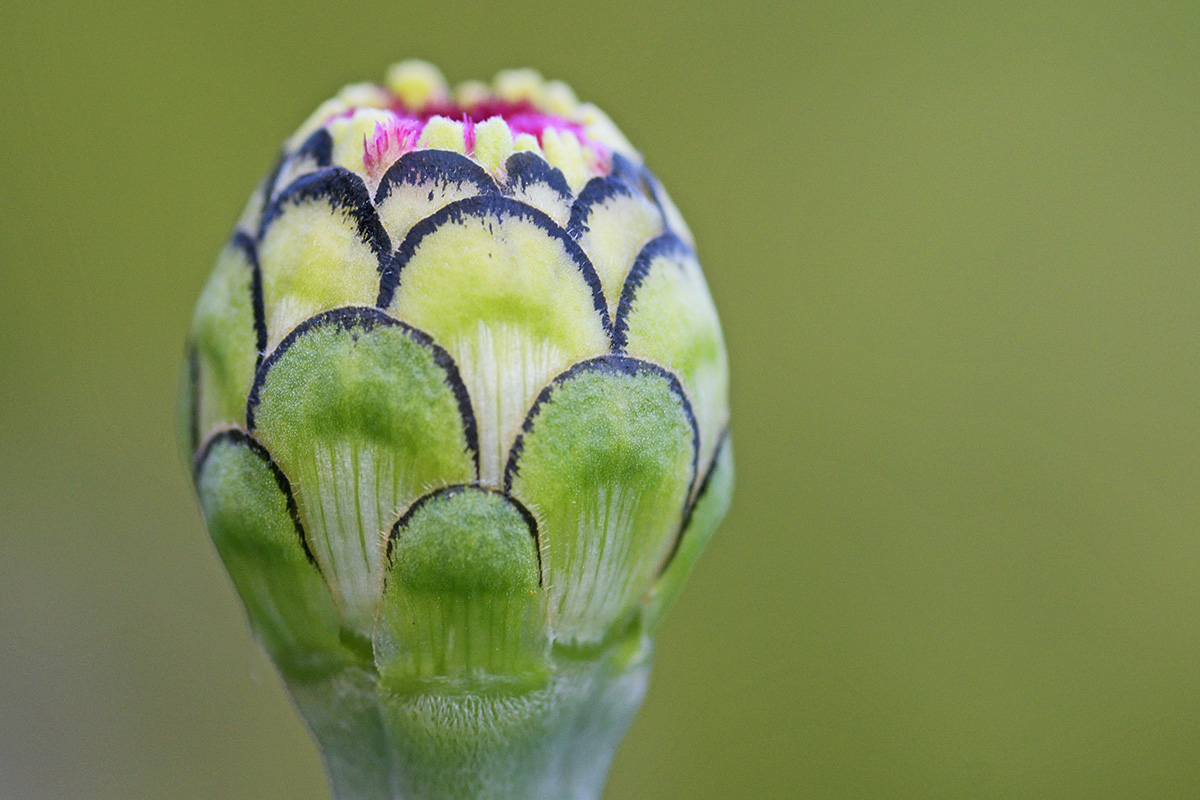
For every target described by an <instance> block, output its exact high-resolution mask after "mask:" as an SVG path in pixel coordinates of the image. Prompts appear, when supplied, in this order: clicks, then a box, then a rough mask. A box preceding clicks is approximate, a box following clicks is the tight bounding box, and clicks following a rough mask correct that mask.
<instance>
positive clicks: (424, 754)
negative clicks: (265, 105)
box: [184, 62, 733, 798]
mask: <svg viewBox="0 0 1200 800" xmlns="http://www.w3.org/2000/svg"><path fill="white" fill-rule="evenodd" d="M187 378H188V379H187V386H186V390H185V393H184V401H185V402H184V405H185V411H186V413H185V418H186V426H185V427H186V433H185V439H186V444H187V449H188V451H189V453H191V454H193V457H194V469H195V478H196V485H197V490H198V493H199V496H200V501H201V505H202V508H203V511H204V514H205V518H206V520H207V523H208V527H209V532H210V534H211V535H212V538H213V541H214V542H215V544H216V546H217V549H218V551H219V553H220V555H221V558H222V559H223V560H224V562H225V564H226V566H227V568H228V570H229V572H230V575H231V577H232V578H233V582H234V585H235V587H236V588H237V590H238V592H239V594H240V595H241V597H242V600H243V602H244V603H245V605H246V609H247V613H248V615H249V618H250V622H251V625H252V626H253V628H254V630H255V631H256V633H257V635H258V636H259V638H260V639H261V641H262V642H263V645H264V646H265V647H266V649H267V650H268V652H269V653H270V654H271V656H272V658H273V659H274V661H275V663H276V664H277V665H278V667H279V669H280V671H281V673H282V674H283V676H284V678H285V680H286V681H287V683H288V686H289V689H290V690H291V691H292V694H293V696H294V697H295V699H296V701H297V704H298V706H299V707H300V710H301V712H302V713H303V714H304V715H305V717H306V719H307V720H308V722H309V724H310V726H311V727H312V729H313V731H314V733H315V735H316V737H317V739H318V742H319V744H320V745H321V748H322V752H323V753H324V755H325V757H326V762H327V765H328V766H329V769H330V774H331V777H332V780H333V784H334V789H335V792H336V793H337V794H338V795H339V796H340V797H343V798H352V797H361V798H368V797H428V798H436V797H455V798H471V797H478V798H484V797H495V798H516V797H560V796H570V797H578V798H584V797H591V796H594V795H595V794H596V793H597V792H598V791H599V787H600V785H601V784H602V781H603V776H604V773H605V770H606V768H607V764H608V761H609V759H610V758H611V753H612V749H613V747H614V746H615V744H616V742H617V740H618V739H619V738H620V735H621V733H622V732H623V730H624V728H625V726H626V725H627V724H628V722H629V720H630V719H631V717H632V714H633V713H634V712H635V711H636V708H637V705H638V703H639V702H640V698H641V695H642V692H643V691H644V685H645V675H646V671H647V670H648V659H649V653H650V651H651V648H650V642H649V636H650V635H651V634H652V632H653V631H654V629H655V627H656V625H657V624H658V623H659V621H660V620H661V618H662V615H663V612H664V611H665V609H666V608H667V607H668V606H669V604H670V601H671V600H672V598H673V597H674V596H675V595H676V594H677V592H678V591H679V589H680V587H681V585H682V583H683V581H684V579H685V578H686V576H687V573H688V571H689V570H690V568H691V566H692V564H693V563H694V561H695V559H696V557H697V556H698V555H699V553H700V551H701V550H702V549H703V546H704V544H705V542H706V541H707V539H708V538H709V536H711V534H712V532H713V531H714V530H715V528H716V526H717V524H718V523H719V521H720V519H721V517H722V516H723V515H724V513H725V509H726V507H727V506H728V503H729V498H730V493H731V491H732V468H733V467H732V464H733V462H732V455H731V449H730V443H729V437H728V432H727V426H728V410H727V409H728V404H727V396H726V395H727V383H728V366H727V363H726V354H725V347H724V343H723V340H722V337H721V330H720V324H719V322H718V320H717V315H716V311H715V309H714V307H713V304H712V300H711V298H710V296H709V293H708V289H707V287H706V285H705V282H704V277H703V275H702V273H701V271H700V266H699V262H698V261H697V260H696V256H695V253H694V250H693V242H692V238H691V234H690V233H689V232H688V230H687V228H686V226H685V225H684V223H683V221H682V219H681V217H680V216H679V213H678V211H677V210H676V209H675V207H674V206H673V205H672V203H671V201H670V199H669V198H668V197H667V195H666V193H665V192H664V190H663V189H662V187H661V185H660V184H659V183H658V181H657V180H656V179H655V177H654V176H653V175H652V174H651V173H650V172H649V171H648V170H647V169H646V168H645V166H644V164H643V163H642V159H641V156H640V155H639V154H638V153H637V152H636V151H635V150H633V148H632V147H631V146H630V145H629V143H628V142H627V141H626V140H625V138H624V137H623V136H622V135H621V134H620V132H619V131H618V130H617V129H616V127H615V126H614V125H613V124H612V122H611V121H609V120H608V118H607V117H606V116H604V114H603V113H601V112H600V111H599V110H598V109H596V108H595V107H593V106H590V105H587V104H583V103H580V102H579V101H577V100H576V99H575V97H574V95H573V94H572V93H571V91H570V90H569V89H568V88H567V87H566V86H565V85H563V84H560V83H554V82H551V83H547V82H545V81H543V80H541V78H540V77H538V76H537V75H536V74H534V73H530V72H527V71H520V72H509V73H501V75H499V76H498V77H497V79H496V81H495V82H494V84H493V85H492V86H491V87H488V86H485V85H483V84H479V83H466V84H463V85H462V86H460V87H459V88H458V89H457V90H456V92H454V93H451V92H450V90H449V89H448V88H447V87H446V85H445V83H444V82H443V81H442V80H441V78H440V76H439V75H438V74H437V73H436V71H435V70H433V68H432V67H430V66H429V65H426V64H421V63H416V62H406V63H404V64H400V65H397V66H396V67H394V68H393V69H392V70H391V71H390V72H389V73H388V79H387V81H386V83H385V84H380V85H374V84H361V85H355V86H350V87H347V88H346V89H344V90H343V91H342V92H341V93H340V94H339V95H338V97H336V98H334V99H333V100H330V101H328V102H327V103H325V104H323V105H322V106H321V107H320V108H319V109H318V110H317V112H315V113H314V115H313V116H312V117H311V118H310V119H309V120H308V121H307V122H305V123H304V125H303V126H301V128H300V130H299V131H298V132H297V133H296V134H295V135H294V136H293V137H292V138H291V139H289V140H288V142H287V143H286V144H285V147H284V152H283V153H282V155H281V157H280V159H279V162H278V164H277V165H276V167H275V169H274V170H272V172H271V173H270V174H269V175H268V177H267V179H266V180H265V181H264V183H263V184H262V185H261V186H260V187H259V188H258V190H256V192H255V193H254V195H253V196H252V198H251V200H250V203H249V205H248V206H247V208H246V210H245V212H244V213H243V214H242V216H241V218H240V220H239V221H238V223H237V226H236V228H235V231H234V233H233V235H232V237H231V239H230V242H229V244H228V245H227V246H226V247H225V249H224V250H223V251H222V253H221V255H220V257H219V258H218V261H217V265H216V268H215V270H214V272H213V275H212V278H211V279H210V281H209V283H208V285H207V286H206V287H205V289H204V292H203V294H202V296H201V298H200V301H199V303H198V304H197V308H196V313H195V317H194V319H193V323H192V328H191V335H190V339H189V362H188V371H187Z"/></svg>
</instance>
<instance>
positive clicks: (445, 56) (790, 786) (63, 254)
mask: <svg viewBox="0 0 1200 800" xmlns="http://www.w3.org/2000/svg"><path fill="white" fill-rule="evenodd" d="M410 56H418V57H424V58H428V59H430V60H433V61H436V62H437V63H439V64H440V65H441V66H442V68H443V69H444V71H445V72H446V73H447V75H448V77H449V78H450V79H451V80H455V81H456V80H459V79H463V78H468V77H477V76H478V77H489V76H490V75H491V74H492V73H494V72H495V71H496V70H497V69H499V68H502V67H507V66H522V65H529V66H534V67H537V68H539V69H540V70H542V71H543V72H544V73H545V74H546V75H547V76H550V77H556V78H562V79H564V80H567V81H568V82H570V83H571V84H572V85H573V86H574V87H575V88H576V90H577V91H578V93H579V94H580V96H582V97H583V98H585V99H589V100H592V101H595V102H596V103H598V104H599V105H601V106H602V107H604V108H606V109H607V110H608V111H609V112H610V114H611V115H612V117H613V118H614V119H615V120H616V121H617V122H618V124H620V125H621V126H622V127H623V128H624V129H625V131H626V132H627V133H628V135H629V136H630V138H631V139H632V140H633V141H634V142H635V143H636V144H637V145H638V146H639V147H640V148H641V149H642V150H643V151H644V152H645V153H646V154H647V157H648V160H649V163H650V165H651V166H652V168H653V169H655V171H656V172H657V173H658V175H659V176H660V177H661V178H662V180H663V182H664V183H665V184H666V185H667V186H668V187H669V188H670V190H671V192H672V194H673V195H674V197H675V199H676V201H677V202H678V204H679V205H680V206H681V207H682V209H683V211H684V213H685V214H686V216H687V218H688V220H689V222H690V223H691V227H692V228H693V229H694V231H695V232H696V234H697V236H698V239H699V247H700V254H701V258H702V260H703V262H704V264H705V267H706V270H707V273H708V276H709V281H710V284H711V286H712V290H713V293H714V295H715V297H716V299H717V302H718V306H719V307H720V309H721V312H722V316H723V319H724V323H725V327H726V333H727V337H728V341H729V346H730V350H731V353H732V362H733V368H734V378H735V379H734V385H733V415H734V427H735V431H736V441H737V455H738V459H739V463H738V470H739V472H738V480H739V486H738V493H737V497H736V499H735V504H734V508H733V511H732V513H731V514H730V517H729V518H728V521H727V522H726V524H725V526H724V528H723V529H722V531H721V532H720V534H719V535H718V536H717V538H716V539H715V540H714V541H713V544H712V545H711V547H710V549H709V551H708V553H707V554H706V557H705V558H704V559H702V561H701V564H700V566H699V568H698V570H697V572H696V574H695V576H694V578H693V580H692V581H691V583H690V585H689V587H688V591H687V592H685V594H684V597H683V599H682V600H681V602H680V603H679V604H678V606H677V607H676V609H675V612H674V614H673V616H672V618H671V619H670V620H669V621H668V623H667V625H666V627H665V629H664V631H663V633H662V636H661V637H660V641H659V652H658V663H657V667H656V672H655V681H654V684H653V686H652V689H651V694H650V696H649V699H648V701H647V703H646V706H645V708H644V710H643V712H642V714H641V716H640V717H639V719H638V721H637V723H636V724H635V726H634V728H633V730H632V731H631V733H630V735H629V736H628V738H627V740H626V742H625V744H624V745H623V747H622V749H621V751H620V753H619V755H618V760H617V763H616V765H615V768H614V771H613V775H612V779H611V781H610V785H609V790H608V793H607V795H606V797H607V798H612V800H621V799H624V800H632V799H633V798H636V799H637V800H648V799H650V798H664V799H666V798H755V799H756V800H766V799H767V798H821V800H828V799H830V798H1025V797H1030V798H1033V797H1037V798H1059V797H1062V798H1102V797H1112V798H1133V797H1137V798H1191V797H1196V796H1200V535H1198V534H1200V491H1198V489H1200V417H1198V413H1197V410H1198V408H1200V404H1198V401H1200V380H1198V374H1197V365H1198V364H1200V224H1198V223H1200V4H1197V3H1196V2H1195V1H1194V0H1187V1H1185V2H1177V3H1165V4H1163V3H1139V4H1132V3H1129V4H1126V3H1100V2H1079V3H1072V2H1062V3H1048V4H1029V3H1013V2H996V3H952V4H936V3H879V4H863V3H849V2H820V3H807V4H794V3H790V2H774V3H767V4H761V5H756V6H751V5H748V4H741V3H730V4H716V3H712V4H694V3H661V2H660V3H649V2H644V1H643V2H628V3H617V2H602V1H600V0H597V1H595V2H590V3H587V4H585V5H578V6H576V5H569V4H566V3H562V2H542V3H533V4H527V5H522V4H516V3H479V4H459V5H455V6H450V5H448V4H441V3H410V4H399V3H394V2H369V3H368V2H343V3H336V4H333V3H331V4H327V5H322V4H318V3H315V2H306V1H305V2H300V1H297V0H290V1H289V2H273V3H263V4H258V5H254V6H251V5H248V4H244V3H241V2H213V1H212V0H207V1H206V2H195V1H194V0H187V1H186V2H176V3H171V4H160V3H149V2H137V3H134V2H128V3H119V4H118V3H88V4H76V3H66V2H61V1H60V0H54V1H53V2H46V1H45V0H41V1H39V2H34V1H33V0H8V1H7V2H6V3H5V4H4V6H3V8H2V9H0V70H2V74H3V89H2V91H3V114H0V133H2V136H0V141H2V142H3V145H4V150H5V153H4V155H3V156H0V181H2V184H0V185H2V191H0V269H2V274H3V283H2V284H0V286H2V287H3V288H2V290H0V305H2V308H0V365H2V367H3V380H2V381H0V415H2V416H0V459H2V463H3V464H4V466H3V469H2V475H3V478H2V480H0V504H2V508H3V513H2V514H0V796H3V797H5V798H8V797H12V798H33V799H34V800H41V798H68V797H70V798H75V797H80V798H101V799H102V800H107V799H108V798H122V799H126V798H175V797H179V798H229V799H230V800H240V799H242V798H246V799H250V798H253V799H254V800H272V799H273V798H289V799H290V800H303V799H304V798H314V799H315V798H323V797H325V796H326V789H325V786H324V782H323V777H322V773H321V771H320V767H319V764H318V761H317V757H316V755H315V752H314V749H313V746H312V745H311V744H310V741H309V739H308V738H307V734H306V733H305V731H304V729H303V728H302V726H301V724H300V723H299V721H298V720H297V718H296V717H295V716H294V715H293V713H292V711H291V710H290V708H289V706H288V703H287V700H286V699H285V696H284V694H283V691H282V690H281V688H280V685H279V682H278V681H277V679H276V677H275V675H274V673H273V671H272V669H271V667H270V665H269V664H268V662H267V661H266V659H265V658H264V657H263V656H262V655H261V654H260V653H259V652H258V650H257V649H256V647H255V646H254V645H253V643H252V641H251V639H250V636H249V634H248V632H247V628H246V625H245V623H244V621H243V618H242V614H241V611H240V608H239V606H238V604H237V602H236V600H235V597H234V594H233V592H232V590H231V588H230V585H229V583H228V582H227V580H226V578H225V576H224V574H223V572H222V570H221V567H220V565H219V563H218V560H217V558H216V555H215V553H214V551H213V549H212V547H211V546H210V544H209V543H208V540H207V538H206V536H205V534H204V532H203V530H202V528H201V524H200V521H199V518H198V514H197V512H196V510H195V507H194V504H193V500H192V498H191V494H190V488H189V485H188V481H187V478H186V476H185V473H184V470H183V468H182V467H181V465H180V463H179V461H178V456H177V451H176V447H175V442H174V440H173V433H174V431H173V413H174V412H173V405H174V392H175V381H176V376H177V374H178V362H179V357H180V352H181V341H182V337H183V332H184V328H185V324H186V320H187V318H188V316H189V313H190V309H191V305H192V302H193V300H194V299H195V297H196V295H197V293H198V291H199V289H200V286H201V284H202V282H203V280H204V279H205V277H206V275H207V272H208V269H209V267H210V265H211V263H212V260H213V258H214V256H215V255H216V252H217V250H218V248H219V246H220V245H221V243H222V241H223V239H224V237H225V235H226V233H227V232H228V230H229V227H230V225H231V224H232V222H233V220H234V218H235V216H236V214H237V213H238V211H239V210H240V208H241V206H242V203H243V201H244V200H245V198H246V196H247V195H248V194H249V192H250V190H251V188H252V186H253V185H254V183H255V182H256V181H257V179H258V178H259V176H260V175H261V174H262V173H263V172H265V171H266V169H267V168H268V167H269V166H270V164H271V162H272V159H273V156H274V153H275V149H276V147H277V146H278V144H279V143H280V141H281V140H282V139H283V138H284V137H285V136H286V135H287V134H288V133H289V132H290V131H291V129H292V128H293V127H294V126H296V125H297V124H299V122H300V121H301V120H302V119H303V118H304V117H305V116H306V115H307V114H308V112H309V111H310V110H311V109H312V108H314V107H315V106H316V104H317V103H318V102H320V101H321V100H322V99H324V98H325V97H326V96H328V95H331V94H332V93H333V92H334V91H336V90H337V88H338V87H339V86H341V85H342V84H344V83H347V82H351V81H359V80H366V79H375V78H378V77H380V76H381V75H382V72H383V70H384V68H385V67H386V66H387V64H389V63H390V62H391V61H393V60H397V59H400V58H403V57H410Z"/></svg>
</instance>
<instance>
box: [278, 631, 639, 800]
mask: <svg viewBox="0 0 1200 800" xmlns="http://www.w3.org/2000/svg"><path fill="white" fill-rule="evenodd" d="M649 673H650V660H649V644H648V641H647V640H643V642H642V643H641V646H640V647H639V648H638V650H637V653H636V654H630V653H629V652H628V650H625V649H624V648H615V649H614V650H610V651H608V652H606V653H604V654H602V655H600V656H598V657H596V658H592V659H587V660H575V659H567V658H560V659H556V660H555V669H554V671H553V673H552V676H551V677H550V679H549V680H548V682H547V683H546V685H544V686H543V687H541V688H539V689H536V690H533V691H528V692H524V693H520V694H507V693H502V692H496V693H485V692H479V691H476V692H471V693H465V692H464V693H450V692H429V693H414V694H405V695H398V694H393V693H390V692H388V691H387V690H386V689H385V688H384V687H382V686H381V684H380V683H379V680H378V678H377V676H376V675H375V674H374V673H373V672H370V671H367V670H363V669H358V668H352V669H345V670H342V671H340V672H338V673H336V674H335V675H333V676H331V677H327V678H323V679H320V680H315V681H307V682H304V681H294V680H293V681H289V682H288V688H289V690H290V691H291V693H292V697H293V698H294V700H295V702H296V705H297V706H298V707H299V709H300V712H301V714H302V715H303V716H304V718H305V719H306V720H307V721H308V724H309V727H310V729H311V730H312V732H313V736H314V737H315V738H316V740H317V744H318V747H319V748H320V751H321V754H322V757H323V758H324V761H325V766H326V769H327V771H328V773H329V780H330V784H331V787H332V791H333V795H334V797H335V798H336V800H598V798H599V797H600V793H601V791H602V789H603V787H604V781H605V778H606V777H607V774H608V768H609V765H610V764H611V763H612V758H613V754H614V752H615V750H616V747H617V744H618V743H619V742H620V740H621V737H622V736H623V735H624V733H625V730H626V729H627V728H628V727H629V724H630V723H631V722H632V721H633V717H634V715H635V714H636V713H637V709H638V707H639V706H640V705H641V702H642V698H643V697H644V695H645V692H646V686H647V682H648V679H649Z"/></svg>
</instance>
